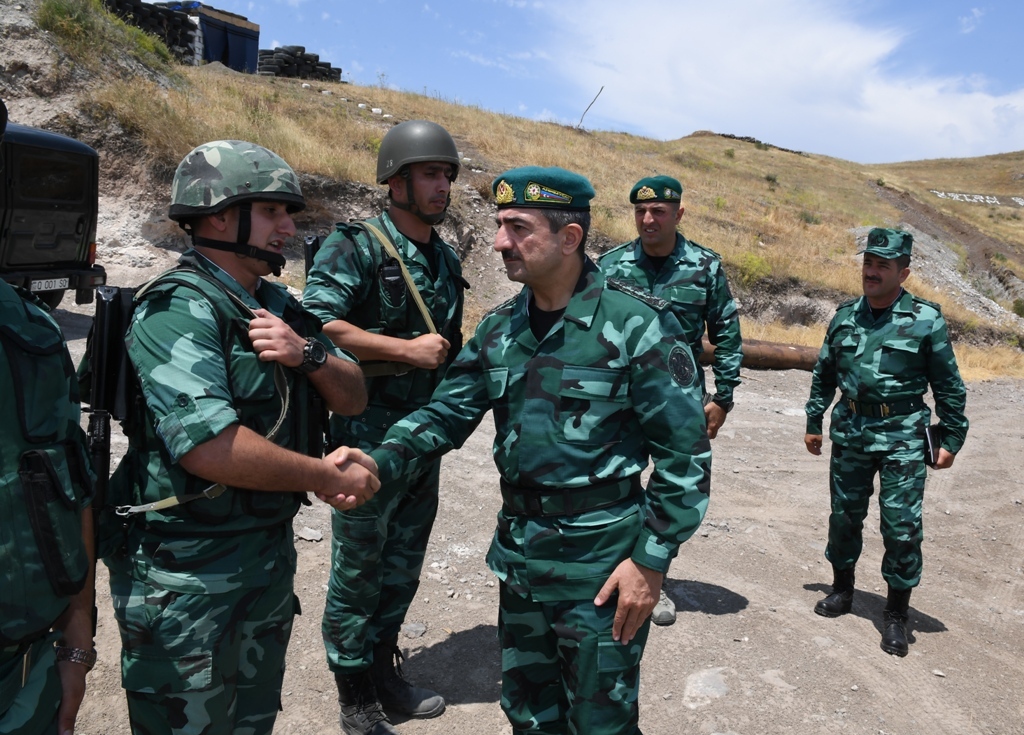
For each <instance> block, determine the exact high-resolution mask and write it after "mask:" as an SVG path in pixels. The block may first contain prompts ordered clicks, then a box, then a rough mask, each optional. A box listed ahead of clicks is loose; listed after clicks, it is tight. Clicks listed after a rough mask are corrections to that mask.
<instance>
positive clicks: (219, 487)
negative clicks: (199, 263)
mask: <svg viewBox="0 0 1024 735" xmlns="http://www.w3.org/2000/svg"><path fill="white" fill-rule="evenodd" d="M177 273H188V274H191V275H195V276H198V277H199V281H198V282H193V281H190V280H188V279H186V278H180V277H179V278H175V277H174V276H175V274H177ZM158 282H159V283H172V284H174V285H176V286H184V287H186V288H191V289H192V290H193V291H198V292H199V293H201V294H202V295H203V296H206V297H207V298H209V294H208V293H207V292H206V291H205V290H204V289H203V287H202V286H200V285H199V284H200V283H204V284H207V285H214V286H216V287H217V288H218V289H220V291H221V293H223V294H224V295H225V296H227V297H228V299H229V300H230V301H232V302H233V303H234V304H235V305H236V306H238V308H239V309H241V311H242V313H243V314H245V315H246V316H248V317H249V318H251V319H255V318H256V312H254V311H253V310H252V309H251V308H250V307H249V305H248V304H246V303H245V302H244V301H243V300H242V299H241V297H239V296H238V294H235V293H232V292H231V290H230V289H228V287H227V286H225V285H224V284H223V283H221V282H220V281H218V280H217V279H216V278H213V277H212V276H208V275H207V274H205V273H203V272H202V271H199V270H196V269H195V268H190V267H188V266H178V267H176V268H171V269H170V270H168V271H164V272H163V273H161V274H160V275H158V276H157V277H156V278H153V279H152V280H150V281H147V282H146V283H144V284H143V285H141V286H140V287H139V288H138V290H137V291H136V292H135V302H136V303H137V302H138V301H140V300H141V299H142V298H143V297H145V295H146V293H147V292H148V291H149V290H150V289H151V288H152V287H153V286H154V285H157V283H158ZM214 308H216V305H215V306H214ZM284 370H285V368H284V365H282V364H281V363H279V362H275V363H274V385H275V387H276V388H277V392H278V395H280V396H281V412H280V413H279V414H278V416H277V421H276V422H274V425H273V426H272V427H271V428H270V431H268V432H267V433H266V435H265V436H264V439H267V440H268V441H273V440H274V437H276V436H277V432H278V431H280V430H281V426H283V425H284V420H285V416H287V415H288V406H289V404H290V403H291V389H290V388H289V387H288V378H287V377H286V376H285V373H284ZM226 489H227V488H226V487H225V486H224V485H223V484H222V483H213V484H211V485H210V486H209V487H207V488H206V489H205V490H202V491H200V492H198V493H192V494H190V495H183V496H178V495H174V496H171V497H169V498H164V499H163V500H158V501H156V502H153V503H146V504H145V505H120V506H118V507H117V508H116V509H115V511H114V512H115V513H116V514H117V515H118V516H121V517H128V516H133V515H136V514H138V513H148V512H150V511H155V510H166V509H167V508H173V507H174V506H176V505H183V504H185V503H190V502H192V501H193V500H199V499H200V498H216V497H217V496H219V495H221V494H223V492H224V491H225V490H226Z"/></svg>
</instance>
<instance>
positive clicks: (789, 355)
mask: <svg viewBox="0 0 1024 735" xmlns="http://www.w3.org/2000/svg"><path fill="white" fill-rule="evenodd" d="M714 361H715V346H714V345H713V344H711V343H710V342H708V341H707V338H705V339H704V352H703V353H702V354H701V356H700V364H701V365H711V364H712V363H713V362H714ZM817 361H818V349H817V348H815V347H804V346H802V345H788V344H784V343H782V342H764V341H762V340H758V339H745V340H743V362H742V363H740V364H741V365H742V366H743V367H745V368H753V369H755V370H806V371H808V372H810V371H812V370H814V364H815V363H816V362H817Z"/></svg>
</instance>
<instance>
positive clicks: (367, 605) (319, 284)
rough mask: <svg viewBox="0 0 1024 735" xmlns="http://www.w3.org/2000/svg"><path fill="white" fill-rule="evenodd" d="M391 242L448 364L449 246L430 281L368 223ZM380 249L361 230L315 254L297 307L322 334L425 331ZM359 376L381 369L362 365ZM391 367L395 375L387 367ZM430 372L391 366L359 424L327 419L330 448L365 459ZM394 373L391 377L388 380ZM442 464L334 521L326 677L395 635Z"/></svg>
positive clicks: (412, 585) (429, 380)
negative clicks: (338, 324)
mask: <svg viewBox="0 0 1024 735" xmlns="http://www.w3.org/2000/svg"><path fill="white" fill-rule="evenodd" d="M369 223H370V224H371V225H373V226H374V227H376V228H378V229H379V230H381V231H386V232H387V233H390V235H391V237H392V238H393V239H394V242H395V244H396V246H397V249H398V252H399V253H400V254H401V256H402V258H403V260H404V262H405V264H406V267H407V268H408V270H409V273H410V274H411V275H412V278H413V280H414V282H415V284H416V288H417V290H418V291H419V293H420V295H421V296H422V297H423V301H424V303H425V304H426V306H427V309H428V310H429V311H430V314H431V317H432V319H433V321H434V325H435V327H436V328H437V330H438V332H439V333H440V334H441V336H443V337H445V338H446V339H447V340H448V341H449V342H450V343H451V350H450V352H449V354H450V355H452V356H454V355H456V354H457V353H458V350H459V347H460V346H461V344H462V303H463V284H464V283H465V282H464V281H463V280H462V268H461V265H460V263H459V259H458V256H457V255H456V254H455V252H454V251H453V250H452V248H451V246H449V245H448V244H447V243H445V242H444V241H443V240H442V239H441V238H440V237H439V236H438V235H437V234H436V233H433V234H432V238H431V247H432V248H433V249H434V251H435V253H436V268H437V272H436V273H435V272H432V268H431V267H430V266H429V265H428V261H427V259H426V257H425V256H424V255H423V253H421V252H420V250H419V249H418V248H417V247H416V245H414V244H413V243H412V242H411V241H409V240H408V239H407V238H406V237H405V236H404V235H402V234H401V233H400V232H399V231H398V229H397V228H396V227H395V226H394V223H393V222H392V221H391V218H390V217H389V216H388V215H387V214H386V213H384V214H382V215H381V216H380V217H377V218H374V219H371V220H369ZM389 260H390V258H389V256H388V255H387V254H386V253H385V252H384V250H383V246H382V245H381V244H380V243H378V242H377V241H376V239H375V238H373V237H371V236H370V235H368V234H367V233H366V232H365V231H364V230H361V229H357V228H356V227H355V226H351V225H349V226H345V225H339V226H338V229H337V230H336V231H335V232H334V233H332V234H331V236H330V237H328V238H327V239H326V240H325V241H324V243H323V245H322V246H321V248H320V250H319V252H318V253H317V256H316V260H315V262H314V265H313V268H312V269H311V270H310V272H309V276H308V278H307V281H306V289H305V292H304V294H303V304H304V305H305V306H306V308H308V309H309V310H310V311H311V312H312V313H313V314H315V315H316V316H318V317H320V319H321V320H322V321H323V322H324V323H325V324H326V323H328V322H331V321H335V320H338V319H342V320H345V321H347V322H349V323H350V324H353V325H355V326H357V327H359V328H360V329H364V330H366V331H369V332H374V333H378V334H384V335H387V336H389V337H398V338H401V339H412V338H414V337H418V336H420V335H422V334H427V333H428V332H427V326H426V324H425V323H424V320H423V317H422V315H421V314H420V312H419V310H418V309H417V308H416V305H415V304H414V303H413V299H412V297H411V296H410V295H409V292H408V288H407V287H406V284H405V282H404V281H403V280H402V277H401V275H400V273H399V272H398V270H397V268H395V267H392V268H391V269H390V270H389V271H382V266H385V265H386V264H387V262H388V261H389ZM363 365H364V367H365V368H367V369H374V368H375V367H381V366H382V364H380V363H376V362H371V361H367V362H364V363H363ZM390 365H395V364H394V363H390ZM446 367H447V365H442V366H440V367H438V368H436V369H434V370H426V369H420V368H414V367H412V366H411V365H399V368H400V369H401V371H403V373H404V374H401V375H396V374H387V372H386V371H385V374H382V375H378V376H376V377H371V378H369V379H368V382H367V393H368V394H369V403H368V405H367V408H366V410H365V411H364V412H363V413H362V414H360V415H358V416H338V415H335V416H333V417H332V418H331V438H332V441H334V442H336V443H337V444H344V445H346V446H354V447H359V448H360V449H362V450H363V451H366V452H369V451H370V450H372V449H374V448H376V447H377V446H379V445H380V443H381V441H382V440H383V438H384V435H385V434H386V433H387V430H388V429H389V428H390V427H391V426H392V425H394V423H395V422H396V421H398V420H399V419H401V418H402V417H404V416H405V415H406V414H408V413H410V412H411V411H413V410H415V409H416V408H418V407H420V406H422V405H423V404H425V403H426V402H427V401H428V400H429V399H430V394H431V393H432V392H433V391H434V388H436V387H437V385H438V383H439V382H440V381H441V378H442V377H444V372H445V368H446ZM392 372H393V371H392ZM439 477H440V461H434V462H430V463H427V464H425V465H423V466H421V467H419V468H418V469H417V471H416V472H415V473H412V474H410V475H407V476H405V477H402V478H401V479H398V480H396V481H393V482H385V483H382V484H381V488H380V490H379V491H378V492H377V494H376V495H375V496H374V498H373V499H372V500H370V501H369V502H367V503H366V504H364V505H362V506H360V507H359V508H356V509H353V510H349V511H345V512H339V511H334V512H333V513H332V524H331V525H332V531H333V540H332V550H331V553H332V559H333V563H332V565H331V578H330V583H329V585H328V591H327V604H326V607H325V610H324V618H323V636H324V644H325V646H326V648H327V660H328V665H329V666H330V668H331V670H332V671H334V672H336V673H339V674H344V675H349V674H356V673H359V672H362V671H366V670H367V669H368V667H369V666H370V664H371V661H372V658H373V648H374V645H375V644H377V643H379V642H381V641H387V640H389V639H393V638H395V637H396V636H397V635H398V632H399V629H400V628H401V626H402V622H403V621H404V620H405V615H406V613H407V612H408V610H409V605H410V604H411V603H412V600H413V597H414V596H415V594H416V589H417V587H418V586H419V578H420V570H421V568H422V566H423V556H424V553H425V552H426V547H427V541H428V540H429V537H430V530H431V528H432V527H433V525H434V517H435V516H436V514H437V497H438V484H439Z"/></svg>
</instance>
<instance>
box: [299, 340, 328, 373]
mask: <svg viewBox="0 0 1024 735" xmlns="http://www.w3.org/2000/svg"><path fill="white" fill-rule="evenodd" d="M326 362H327V348H326V347H324V345H323V342H321V341H320V340H318V339H317V338H316V337H310V338H309V339H308V340H306V346H305V347H303V348H302V364H301V365H299V366H298V367H297V368H295V369H296V370H298V371H299V372H300V373H302V374H303V375H309V374H310V373H312V372H315V371H317V370H319V369H320V368H322V367H323V366H324V363H326Z"/></svg>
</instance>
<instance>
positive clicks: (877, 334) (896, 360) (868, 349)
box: [805, 291, 967, 454]
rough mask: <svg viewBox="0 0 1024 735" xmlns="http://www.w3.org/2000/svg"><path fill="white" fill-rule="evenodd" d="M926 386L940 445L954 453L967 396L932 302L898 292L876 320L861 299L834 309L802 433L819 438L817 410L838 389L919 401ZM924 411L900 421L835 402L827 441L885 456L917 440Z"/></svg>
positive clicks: (963, 433) (862, 398) (963, 429)
mask: <svg viewBox="0 0 1024 735" xmlns="http://www.w3.org/2000/svg"><path fill="white" fill-rule="evenodd" d="M929 386H930V387H931V390H932V396H933V397H934V399H935V410H936V413H937V414H938V417H939V423H940V426H941V428H942V435H943V438H942V447H943V448H944V449H946V450H947V451H949V452H952V453H954V454H955V453H956V452H958V451H960V447H962V446H963V443H964V439H966V437H967V417H966V416H965V415H964V406H965V404H966V401H967V391H966V389H965V388H964V383H963V380H961V379H960V371H959V369H958V368H957V364H956V356H955V355H954V354H953V347H952V345H950V343H949V338H948V336H947V334H946V321H945V319H943V318H942V311H941V310H940V308H939V306H938V305H937V304H933V303H931V302H930V301H925V300H924V299H920V298H917V297H916V296H914V295H912V294H911V293H909V292H907V291H903V293H902V294H901V295H900V297H899V298H898V299H896V302H895V303H893V305H892V306H890V307H889V309H887V310H886V311H885V312H884V313H883V314H882V315H881V316H879V317H878V319H875V317H874V316H873V315H872V313H871V307H870V306H869V304H868V301H867V298H865V297H863V296H862V297H861V298H859V299H853V300H851V301H847V302H845V303H843V304H840V306H839V308H838V309H837V310H836V315H835V316H834V317H833V318H832V322H831V323H830V324H829V326H828V331H827V332H826V334H825V342H824V344H822V346H821V352H820V353H819V355H818V362H817V364H816V365H815V366H814V373H813V375H812V377H811V396H810V398H809V399H808V401H807V406H806V409H805V410H806V412H807V433H808V434H821V426H822V419H823V417H824V415H825V410H826V409H827V408H828V407H829V406H830V405H831V404H832V399H833V398H834V397H835V392H836V389H837V388H838V389H839V391H840V392H841V394H842V397H843V398H846V399H849V400H853V401H858V402H864V403H891V402H895V401H902V400H906V399H910V398H916V397H919V396H923V395H924V394H925V392H926V391H927V390H928V388H929ZM930 417H931V411H930V409H928V407H927V406H925V407H924V409H922V410H920V411H916V412H914V413H911V414H907V415H902V416H889V417H885V418H872V417H870V416H859V415H856V414H854V412H853V411H851V410H850V408H849V406H847V404H846V403H844V402H843V401H840V402H839V403H837V404H836V407H835V408H834V409H833V411H832V425H831V429H830V431H829V436H830V437H831V439H832V441H834V442H836V443H837V444H840V445H844V446H854V447H857V448H858V449H860V450H861V451H885V450H886V449H889V448H890V447H891V446H892V445H893V444H895V443H896V442H900V441H908V440H921V439H922V437H923V432H924V428H925V427H926V426H927V425H928V422H929V420H930Z"/></svg>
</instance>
